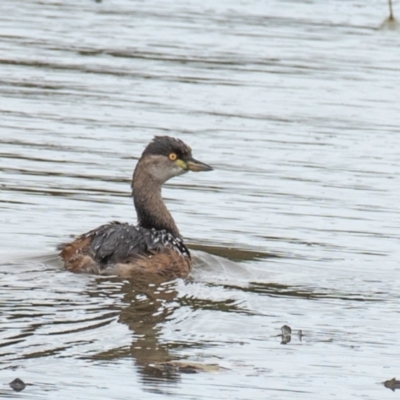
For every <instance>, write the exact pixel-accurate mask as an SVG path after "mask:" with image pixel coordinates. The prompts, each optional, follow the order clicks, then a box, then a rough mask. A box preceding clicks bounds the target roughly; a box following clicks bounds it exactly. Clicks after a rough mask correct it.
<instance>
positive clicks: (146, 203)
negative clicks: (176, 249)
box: [132, 167, 181, 237]
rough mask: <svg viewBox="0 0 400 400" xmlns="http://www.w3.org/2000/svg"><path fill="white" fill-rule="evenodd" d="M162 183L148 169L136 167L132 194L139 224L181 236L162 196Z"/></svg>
mask: <svg viewBox="0 0 400 400" xmlns="http://www.w3.org/2000/svg"><path fill="white" fill-rule="evenodd" d="M161 187H162V183H161V182H159V181H157V180H156V179H154V178H153V177H152V176H151V174H150V173H148V172H147V171H145V170H144V171H143V170H142V171H138V167H137V168H136V170H135V172H134V174H133V179H132V196H133V202H134V204H135V208H136V213H137V218H138V224H139V226H141V227H143V228H146V229H152V228H154V229H156V230H166V231H168V232H170V233H171V234H172V235H173V236H175V237H181V235H180V233H179V230H178V227H177V226H176V224H175V221H174V219H173V218H172V215H171V214H170V212H169V211H168V209H167V207H166V205H165V203H164V200H163V198H162V196H161Z"/></svg>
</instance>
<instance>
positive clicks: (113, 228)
mask: <svg viewBox="0 0 400 400" xmlns="http://www.w3.org/2000/svg"><path fill="white" fill-rule="evenodd" d="M210 170H212V168H211V167H210V166H208V165H207V164H204V163H202V162H200V161H197V160H195V159H193V157H192V151H191V149H190V147H189V146H187V145H186V144H185V143H184V142H182V141H181V140H179V139H175V138H171V137H168V136H156V137H155V138H154V139H153V141H152V142H150V143H149V145H148V146H147V147H146V148H145V150H144V151H143V153H142V156H141V158H140V159H139V161H138V163H137V165H136V168H135V171H134V174H133V178H132V195H133V198H134V204H135V208H136V212H137V216H138V224H137V225H136V226H134V225H131V224H128V223H120V222H111V223H108V224H105V225H101V226H99V227H98V228H96V229H94V230H92V231H89V232H87V233H85V234H83V235H81V236H79V237H78V238H77V239H76V240H74V241H73V242H72V243H69V244H64V245H61V246H60V247H59V249H60V250H61V253H60V255H61V257H62V258H63V260H64V263H65V267H66V268H67V269H68V270H70V271H74V272H89V273H98V274H115V275H119V276H123V277H135V275H146V274H150V275H156V276H158V277H162V278H163V279H173V278H176V277H186V276H187V275H188V273H189V271H190V252H189V250H188V248H187V247H186V245H185V244H184V242H183V239H182V237H181V235H180V233H179V230H178V228H177V226H176V224H175V222H174V220H173V218H172V216H171V214H170V213H169V211H168V210H167V208H166V206H165V204H164V202H163V200H162V197H161V186H162V184H163V183H164V182H166V181H167V180H168V179H170V178H172V177H174V176H178V175H181V174H183V173H186V172H187V171H210Z"/></svg>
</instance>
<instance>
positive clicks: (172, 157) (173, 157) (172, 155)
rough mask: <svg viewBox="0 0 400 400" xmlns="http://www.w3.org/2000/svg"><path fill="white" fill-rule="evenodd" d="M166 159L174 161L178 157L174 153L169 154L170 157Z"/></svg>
mask: <svg viewBox="0 0 400 400" xmlns="http://www.w3.org/2000/svg"><path fill="white" fill-rule="evenodd" d="M168 158H169V159H170V160H171V161H175V160H176V159H177V158H178V156H177V155H176V154H175V153H170V155H169V156H168Z"/></svg>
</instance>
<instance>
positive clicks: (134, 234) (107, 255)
mask: <svg viewBox="0 0 400 400" xmlns="http://www.w3.org/2000/svg"><path fill="white" fill-rule="evenodd" d="M82 238H90V239H91V241H90V253H91V254H92V255H93V258H94V259H95V261H96V262H97V263H99V264H100V265H102V266H104V267H105V268H106V267H107V266H110V265H111V266H112V265H115V264H116V263H118V262H121V260H125V261H134V260H135V259H136V258H137V257H138V256H145V255H147V254H151V253H158V252H162V251H164V250H166V249H171V250H174V251H175V252H176V253H177V254H179V255H180V256H182V257H188V258H190V252H189V249H188V248H187V247H186V245H185V244H184V243H183V240H182V238H180V237H174V236H173V235H172V234H171V233H169V232H167V231H166V230H165V229H163V230H161V231H159V230H156V229H154V228H152V229H146V228H142V227H141V226H134V225H131V224H127V223H121V222H117V221H114V222H111V223H109V224H106V225H102V226H99V227H98V228H96V229H94V230H92V231H90V232H88V233H85V234H83V235H82Z"/></svg>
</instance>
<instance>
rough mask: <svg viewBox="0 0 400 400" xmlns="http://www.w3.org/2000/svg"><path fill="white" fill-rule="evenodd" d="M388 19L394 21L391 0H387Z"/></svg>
mask: <svg viewBox="0 0 400 400" xmlns="http://www.w3.org/2000/svg"><path fill="white" fill-rule="evenodd" d="M388 20H389V21H394V15H393V7H392V0H389V18H388Z"/></svg>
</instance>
